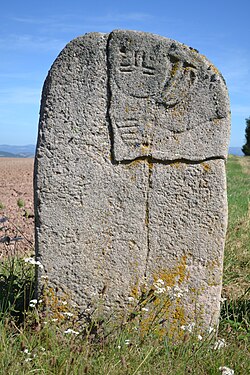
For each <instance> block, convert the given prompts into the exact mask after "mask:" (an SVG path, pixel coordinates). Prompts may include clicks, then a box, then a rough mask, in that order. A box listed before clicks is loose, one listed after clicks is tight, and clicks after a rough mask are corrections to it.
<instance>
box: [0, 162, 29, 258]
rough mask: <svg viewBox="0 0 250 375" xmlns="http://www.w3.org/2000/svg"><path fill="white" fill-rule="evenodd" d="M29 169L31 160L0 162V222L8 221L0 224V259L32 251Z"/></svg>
mask: <svg viewBox="0 0 250 375" xmlns="http://www.w3.org/2000/svg"><path fill="white" fill-rule="evenodd" d="M33 165H34V159H33V158H27V159H26V158H20V159H19V158H0V218H1V221H3V218H4V217H7V218H8V220H7V221H5V222H0V228H1V230H0V238H1V240H0V259H1V258H4V257H5V256H6V255H14V254H16V253H17V252H18V254H20V255H21V254H27V255H29V254H30V253H32V251H33V249H34V209H33ZM19 237H21V238H22V239H20V240H18V241H16V240H15V238H19ZM9 240H11V241H10V242H9ZM8 243H9V244H8Z"/></svg>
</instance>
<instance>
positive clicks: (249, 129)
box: [242, 117, 250, 156]
mask: <svg viewBox="0 0 250 375" xmlns="http://www.w3.org/2000/svg"><path fill="white" fill-rule="evenodd" d="M245 137H246V143H245V144H244V146H243V147H242V152H244V154H245V155H246V156H250V117H248V118H246V130H245Z"/></svg>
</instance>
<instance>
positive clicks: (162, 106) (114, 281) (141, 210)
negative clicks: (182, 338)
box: [35, 30, 230, 326]
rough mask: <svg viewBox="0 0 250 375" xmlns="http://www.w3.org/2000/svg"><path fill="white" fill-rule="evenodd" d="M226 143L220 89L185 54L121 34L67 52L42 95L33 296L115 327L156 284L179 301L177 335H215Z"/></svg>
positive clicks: (205, 66) (225, 103)
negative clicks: (68, 303) (115, 318)
mask: <svg viewBox="0 0 250 375" xmlns="http://www.w3.org/2000/svg"><path fill="white" fill-rule="evenodd" d="M229 131H230V109H229V100H228V94H227V88H226V85H225V82H224V80H223V78H222V76H221V74H220V73H219V71H218V70H217V69H216V68H215V67H214V66H213V65H212V63H210V62H209V61H208V60H207V59H206V58H205V57H204V56H202V55H200V54H199V53H198V52H197V51H196V50H194V49H193V48H190V47H187V46H185V45H183V44H181V43H179V42H176V41H174V40H170V39H167V38H163V37H160V36H157V35H153V34H149V33H143V32H136V31H126V30H115V31H113V32H111V33H110V34H100V33H90V34H86V35H84V36H81V37H79V38H77V39H75V40H73V41H71V42H70V43H69V44H68V45H67V46H66V47H65V48H64V49H63V51H62V52H61V53H60V55H59V56H58V58H57V59H56V61H55V62H54V64H53V66H52V68H51V69H50V71H49V73H48V76H47V79H46V81H45V84H44V88H43V93H42V101H41V111H40V121H39V134H38V143H37V152H36V160H35V212H36V257H37V259H38V260H40V262H41V263H42V264H43V265H44V270H43V271H39V272H40V274H39V277H38V289H39V290H40V291H41V290H42V288H43V279H42V278H41V275H42V274H43V275H44V274H46V276H48V280H49V283H50V285H51V286H53V287H55V288H57V289H58V290H59V292H61V293H66V294H68V295H70V298H71V299H72V301H74V303H76V304H77V305H78V306H79V308H80V309H81V310H82V311H83V312H84V311H85V310H86V309H89V308H90V307H93V306H95V304H98V303H99V302H98V301H100V300H101V301H102V306H103V308H104V310H105V312H106V313H108V314H115V312H117V311H125V310H126V308H128V306H129V303H130V302H129V301H131V296H133V298H135V296H137V297H138V296H139V295H140V293H141V289H142V288H145V285H147V287H149V288H150V287H153V285H154V282H155V281H156V280H157V279H161V280H163V283H164V285H165V289H166V290H170V288H172V290H173V288H175V287H178V288H180V289H181V290H182V298H180V296H179V297H178V298H177V300H176V301H174V302H173V306H174V307H173V311H175V310H176V308H177V307H176V306H177V304H178V306H179V307H178V311H180V309H181V311H182V313H181V314H179V315H181V318H180V322H179V323H180V324H184V323H185V322H191V321H196V322H200V323H199V324H200V325H203V326H208V325H213V324H216V323H217V321H218V314H219V307H220V292H221V284H222V265H223V249H224V241H225V233H226V226H227V198H226V178H225V159H226V155H227V150H228V142H229ZM41 272H42V273H41ZM135 289H136V290H137V292H136V293H137V294H136V293H135ZM180 306H181V307H180ZM176 311H177V310H176ZM175 316H176V314H175ZM171 319H172V318H171ZM177 320H178V319H177Z"/></svg>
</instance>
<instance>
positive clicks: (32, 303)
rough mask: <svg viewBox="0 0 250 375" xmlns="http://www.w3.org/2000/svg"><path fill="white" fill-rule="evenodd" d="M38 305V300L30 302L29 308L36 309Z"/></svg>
mask: <svg viewBox="0 0 250 375" xmlns="http://www.w3.org/2000/svg"><path fill="white" fill-rule="evenodd" d="M36 305H37V299H32V300H30V303H29V307H36Z"/></svg>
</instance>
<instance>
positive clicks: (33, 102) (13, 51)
mask: <svg viewBox="0 0 250 375" xmlns="http://www.w3.org/2000/svg"><path fill="white" fill-rule="evenodd" d="M249 17H250V1H249V0H238V1H236V0H234V1H232V0H209V1H203V0H199V1H198V0H194V1H192V0H190V1H183V0H176V1H173V0H171V1H168V0H143V1H141V0H138V1H136V0H133V1H131V0H125V1H119V0H116V1H115V0H102V1H98V0H92V1H91V0H82V1H80V0H68V1H66V0H60V1H58V0H50V1H48V0H41V1H36V0H33V1H30V0H28V1H26V0H23V1H20V0H14V1H3V2H2V3H1V13H0V144H15V145H24V144H29V143H36V138H37V129H38V117H39V107H40V96H41V90H42V85H43V82H44V80H45V77H46V75H47V72H48V70H49V68H50V66H51V65H52V63H53V61H54V60H55V58H56V57H57V55H58V54H59V52H60V51H61V50H62V48H63V47H64V46H65V45H66V43H68V42H69V41H70V40H72V39H73V38H75V37H77V36H79V35H82V34H85V33H87V32H90V31H99V32H110V31H112V30H113V29H132V30H141V31H148V32H152V33H155V34H159V35H162V36H165V37H168V38H171V39H175V40H178V41H179V42H182V43H185V44H187V45H189V46H191V47H193V48H196V49H198V50H199V51H200V53H202V54H204V55H206V56H207V58H208V59H209V60H211V61H212V63H213V64H214V65H215V66H216V67H217V68H218V69H219V70H220V71H221V73H222V74H223V76H224V78H225V79H226V82H227V86H228V89H229V95H230V101H231V111H232V131H231V146H242V145H243V144H244V143H245V137H244V135H245V119H246V118H247V117H249V116H250V23H249Z"/></svg>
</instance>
